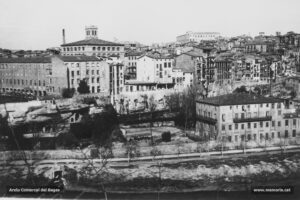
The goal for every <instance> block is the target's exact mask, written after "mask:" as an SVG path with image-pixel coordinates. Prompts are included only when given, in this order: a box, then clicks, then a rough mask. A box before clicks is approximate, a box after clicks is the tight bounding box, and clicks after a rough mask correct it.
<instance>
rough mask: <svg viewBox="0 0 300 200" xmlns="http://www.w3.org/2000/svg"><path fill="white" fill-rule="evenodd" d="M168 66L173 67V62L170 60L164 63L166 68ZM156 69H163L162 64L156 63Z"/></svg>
mask: <svg viewBox="0 0 300 200" xmlns="http://www.w3.org/2000/svg"><path fill="white" fill-rule="evenodd" d="M167 67H169V68H171V63H170V62H168V63H166V62H165V63H164V68H167ZM156 69H160V70H162V64H156Z"/></svg>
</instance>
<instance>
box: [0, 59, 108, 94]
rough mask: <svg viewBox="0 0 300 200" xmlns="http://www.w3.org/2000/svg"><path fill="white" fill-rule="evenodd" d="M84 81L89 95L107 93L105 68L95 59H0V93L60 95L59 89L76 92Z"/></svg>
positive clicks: (105, 64) (104, 65)
mask: <svg viewBox="0 0 300 200" xmlns="http://www.w3.org/2000/svg"><path fill="white" fill-rule="evenodd" d="M80 80H85V81H86V82H87V84H88V85H89V87H90V92H91V93H100V92H108V90H109V66H108V64H107V63H106V62H104V61H102V60H100V59H99V58H97V57H93V56H92V57H90V56H51V57H32V58H1V59H0V89H1V92H19V93H30V94H32V95H34V96H45V95H47V94H57V95H60V94H61V92H62V89H63V88H75V89H77V88H78V84H79V82H80Z"/></svg>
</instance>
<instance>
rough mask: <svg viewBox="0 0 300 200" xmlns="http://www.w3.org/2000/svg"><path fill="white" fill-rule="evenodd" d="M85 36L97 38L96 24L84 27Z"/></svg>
mask: <svg viewBox="0 0 300 200" xmlns="http://www.w3.org/2000/svg"><path fill="white" fill-rule="evenodd" d="M85 38H86V39H92V38H96V39H97V38H98V28H97V26H86V27H85Z"/></svg>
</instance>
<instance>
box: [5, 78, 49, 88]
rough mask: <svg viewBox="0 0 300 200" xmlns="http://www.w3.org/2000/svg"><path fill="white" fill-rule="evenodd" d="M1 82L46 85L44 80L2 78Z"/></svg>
mask: <svg viewBox="0 0 300 200" xmlns="http://www.w3.org/2000/svg"><path fill="white" fill-rule="evenodd" d="M1 82H2V83H6V84H14V85H31V86H37V85H38V86H42V85H43V86H46V81H45V80H43V81H42V80H23V79H2V80H1Z"/></svg>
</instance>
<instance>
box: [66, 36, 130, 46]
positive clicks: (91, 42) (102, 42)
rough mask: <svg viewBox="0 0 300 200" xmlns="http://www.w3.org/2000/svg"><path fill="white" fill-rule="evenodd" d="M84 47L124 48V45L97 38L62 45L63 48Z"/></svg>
mask: <svg viewBox="0 0 300 200" xmlns="http://www.w3.org/2000/svg"><path fill="white" fill-rule="evenodd" d="M83 45H91V46H92V45H93V46H124V44H119V43H114V42H109V41H105V40H100V39H97V38H91V39H86V40H80V41H77V42H71V43H66V44H62V45H61V46H62V47H67V46H83Z"/></svg>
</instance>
